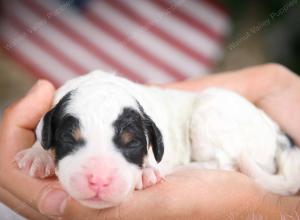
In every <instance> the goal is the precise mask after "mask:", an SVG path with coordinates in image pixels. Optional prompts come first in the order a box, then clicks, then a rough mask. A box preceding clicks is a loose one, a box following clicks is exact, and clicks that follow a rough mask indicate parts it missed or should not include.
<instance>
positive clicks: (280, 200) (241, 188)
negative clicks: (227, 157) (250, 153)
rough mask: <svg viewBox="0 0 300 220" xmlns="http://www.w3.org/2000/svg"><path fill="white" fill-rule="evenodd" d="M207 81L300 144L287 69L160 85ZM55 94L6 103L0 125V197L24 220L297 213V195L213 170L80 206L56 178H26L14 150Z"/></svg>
mask: <svg viewBox="0 0 300 220" xmlns="http://www.w3.org/2000/svg"><path fill="white" fill-rule="evenodd" d="M210 86H218V87H223V88H227V89H231V90H234V91H236V92H238V93H240V94H242V95H244V96H245V97H247V98H248V99H249V100H250V101H252V102H253V103H255V104H256V105H257V106H258V107H260V108H262V109H264V110H265V111H266V112H267V113H268V114H269V115H270V116H271V117H272V118H273V119H274V120H276V121H277V122H278V123H279V124H280V125H281V127H282V128H283V129H284V130H285V132H287V133H288V134H289V135H291V136H292V137H293V138H294V139H295V141H296V142H297V143H300V137H299V135H298V134H297V129H298V130H299V128H298V126H300V123H299V122H300V114H299V113H298V112H300V111H299V110H300V109H299V107H300V79H299V78H298V77H297V76H295V75H294V74H293V73H291V72H290V71H289V70H287V69H286V68H284V67H282V66H279V65H276V64H268V65H263V66H257V67H252V68H247V69H242V70H238V71H234V72H231V73H226V74H218V75H214V76H209V77H205V78H201V79H195V80H192V81H187V82H181V83H176V84H169V85H164V86H162V87H168V88H177V89H185V90H193V91H201V90H202V89H204V88H206V87H210ZM53 94H54V88H53V86H52V85H51V84H50V83H49V82H47V81H39V82H38V83H37V84H36V85H35V86H34V88H33V89H32V90H31V91H30V92H29V94H27V95H26V96H25V97H24V98H23V99H21V100H20V101H18V102H16V103H15V104H13V105H11V106H10V107H8V108H7V110H6V111H5V113H4V117H3V119H2V122H1V125H0V143H1V144H0V200H1V201H3V202H4V203H5V204H7V205H8V206H9V207H11V208H12V209H14V210H16V211H17V212H19V213H21V214H22V215H24V216H26V217H27V218H29V219H33V220H35V219H36V220H41V219H49V218H51V219H58V216H60V217H61V218H60V219H72V220H77V219H78V220H84V219H89V220H94V219H97V220H98V219H124V220H126V219H132V220H134V219H191V220H192V219H197V220H198V219H245V218H247V217H248V218H251V219H252V218H253V217H254V218H256V217H257V218H262V217H264V219H280V218H282V217H283V216H284V217H286V218H288V217H297V216H298V214H299V215H300V208H299V207H298V205H299V203H300V198H298V197H280V196H277V195H273V194H270V193H268V192H266V191H264V190H263V189H260V188H259V187H258V186H257V185H256V184H255V183H254V182H253V181H252V180H251V179H250V178H248V177H247V176H245V175H243V174H241V173H237V172H226V171H217V170H191V169H189V170H188V169H185V170H184V169H183V170H180V171H176V172H175V173H173V174H172V175H170V176H167V177H166V181H163V182H162V183H160V184H157V185H156V186H153V187H150V188H148V189H146V190H142V191H135V192H133V194H132V195H131V196H130V197H129V198H128V200H127V201H125V202H124V203H123V204H121V205H120V206H119V207H116V208H110V209H106V210H92V209H89V208H86V207H84V206H81V205H80V204H78V203H77V202H76V201H74V200H73V199H71V198H69V196H68V195H67V194H66V193H65V192H64V191H63V190H62V189H61V187H60V185H59V183H58V181H57V180H56V179H55V178H53V179H47V180H39V179H35V178H32V177H29V176H27V175H26V174H24V173H22V172H21V171H20V170H19V169H17V167H16V164H15V162H14V156H15V154H16V153H17V152H19V151H20V150H22V149H24V148H27V147H30V146H31V145H32V144H33V143H34V141H35V136H34V128H35V127H36V125H37V123H38V121H39V119H40V118H41V117H42V115H43V114H45V113H46V112H47V111H48V110H49V108H50V106H51V103H52V99H53ZM287 106H288V108H287ZM291 115H292V116H293V118H290V116H291ZM297 135H298V136H297ZM61 205H62V208H61V209H59V207H61ZM59 211H60V212H59ZM41 213H43V214H41ZM46 216H48V217H46Z"/></svg>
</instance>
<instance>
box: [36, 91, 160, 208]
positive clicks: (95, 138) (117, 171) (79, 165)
mask: <svg viewBox="0 0 300 220" xmlns="http://www.w3.org/2000/svg"><path fill="white" fill-rule="evenodd" d="M39 126H40V129H39V130H40V134H38V133H37V136H38V139H40V140H39V141H40V142H41V145H42V146H43V148H45V149H46V150H53V151H54V154H55V160H56V164H57V169H56V173H57V176H58V178H59V180H60V182H61V184H62V186H63V187H64V188H65V189H66V191H67V192H68V193H69V194H70V195H71V196H72V197H74V198H75V199H76V200H78V201H80V202H81V203H83V204H84V205H87V206H89V207H93V208H106V207H111V206H115V205H117V204H119V203H120V202H122V201H123V200H124V199H125V198H126V197H127V195H128V194H129V193H130V192H131V191H132V190H133V189H134V187H135V185H136V183H137V181H140V178H141V168H142V167H143V165H144V161H145V160H146V159H147V156H148V154H149V153H151V152H150V151H149V149H150V148H152V152H153V154H154V157H155V160H156V161H157V162H160V160H161V159H162V156H163V152H164V146H163V140H162V135H161V132H160V130H159V129H158V127H157V126H156V124H155V123H154V122H153V120H152V119H151V118H150V117H149V116H148V115H147V114H146V113H145V112H144V110H143V108H142V106H141V105H140V104H139V103H138V102H137V100H135V99H134V98H133V97H132V96H131V95H129V94H126V92H124V91H122V90H121V89H117V88H115V87H113V88H111V87H110V86H108V87H105V86H104V87H102V88H101V89H97V90H93V89H92V88H90V87H88V88H80V87H79V88H77V89H76V90H73V91H71V92H69V93H67V94H66V95H64V96H63V97H62V98H61V99H60V101H59V102H58V103H57V104H56V105H55V106H54V107H53V108H52V109H51V110H50V111H49V112H48V113H47V114H46V115H45V116H44V118H43V119H42V121H41V123H40V125H39Z"/></svg>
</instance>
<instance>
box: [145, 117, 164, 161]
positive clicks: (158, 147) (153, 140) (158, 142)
mask: <svg viewBox="0 0 300 220" xmlns="http://www.w3.org/2000/svg"><path fill="white" fill-rule="evenodd" d="M145 124H146V130H147V133H148V138H149V142H150V144H151V146H152V151H153V154H154V157H155V160H156V162H157V163H159V162H160V161H161V159H162V157H163V155H164V143H163V137H162V134H161V132H160V130H159V129H158V127H157V126H156V124H155V123H154V122H153V121H152V119H151V118H150V117H149V116H148V115H146V118H145Z"/></svg>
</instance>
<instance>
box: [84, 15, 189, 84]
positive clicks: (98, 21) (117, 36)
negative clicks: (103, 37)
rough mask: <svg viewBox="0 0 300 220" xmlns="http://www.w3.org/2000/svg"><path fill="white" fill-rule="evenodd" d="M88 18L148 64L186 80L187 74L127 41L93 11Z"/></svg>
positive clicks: (125, 37) (178, 78) (124, 36)
mask: <svg viewBox="0 0 300 220" xmlns="http://www.w3.org/2000/svg"><path fill="white" fill-rule="evenodd" d="M85 16H86V18H87V19H88V20H89V21H90V22H91V23H92V24H94V25H95V26H97V27H98V28H101V29H102V30H103V31H105V32H107V33H108V34H109V35H110V36H112V37H113V38H115V39H116V40H118V41H120V42H121V43H122V42H124V44H123V46H124V47H126V48H128V49H130V50H131V51H133V52H135V53H136V54H138V55H139V56H141V57H143V58H144V59H145V60H146V61H147V62H149V63H152V64H153V65H155V66H157V67H159V68H160V69H162V70H164V71H165V72H166V74H169V75H171V76H173V77H174V78H175V79H177V80H183V79H185V78H186V74H184V73H181V72H180V71H178V70H176V69H175V68H173V67H172V66H170V65H168V64H167V63H165V62H163V61H161V60H159V58H157V57H156V56H155V55H154V54H151V53H150V52H148V51H147V50H145V49H144V48H142V47H140V46H139V45H137V44H135V43H134V42H133V41H131V40H130V39H129V40H128V41H126V39H128V38H127V36H126V35H125V34H123V33H122V32H120V31H118V30H117V29H116V28H114V27H113V26H111V25H110V24H109V23H107V22H105V21H104V19H102V18H101V17H100V16H99V15H97V14H95V13H93V12H92V11H91V10H89V11H87V12H86V13H85Z"/></svg>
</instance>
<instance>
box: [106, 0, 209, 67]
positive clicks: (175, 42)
mask: <svg viewBox="0 0 300 220" xmlns="http://www.w3.org/2000/svg"><path fill="white" fill-rule="evenodd" d="M106 2H107V3H108V4H109V5H111V6H112V7H114V8H115V9H116V10H118V11H119V12H121V13H123V14H124V15H126V16H127V17H128V18H130V19H131V20H132V21H134V22H135V23H137V24H139V25H141V26H143V27H147V30H148V31H150V32H152V33H153V34H155V35H156V36H159V37H160V38H161V39H162V40H164V41H165V42H167V43H168V44H170V45H171V46H172V47H176V48H177V49H178V50H180V51H182V52H184V53H185V54H186V55H188V56H189V57H191V58H192V59H194V60H196V61H197V62H201V63H203V64H204V65H206V66H207V67H211V66H213V64H214V61H213V60H211V59H210V58H208V57H206V56H204V55H203V54H201V53H200V52H198V51H196V50H194V49H193V48H191V47H189V46H187V45H186V44H184V43H183V42H182V41H180V40H179V39H177V38H175V37H173V36H172V35H170V34H169V33H167V32H165V31H163V30H162V29H160V28H159V27H157V26H155V25H151V22H150V21H148V20H147V19H145V18H144V17H142V15H140V14H139V13H137V12H136V11H134V10H132V9H131V8H129V7H128V6H127V5H126V4H124V3H123V2H122V1H116V0H109V1H106Z"/></svg>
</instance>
